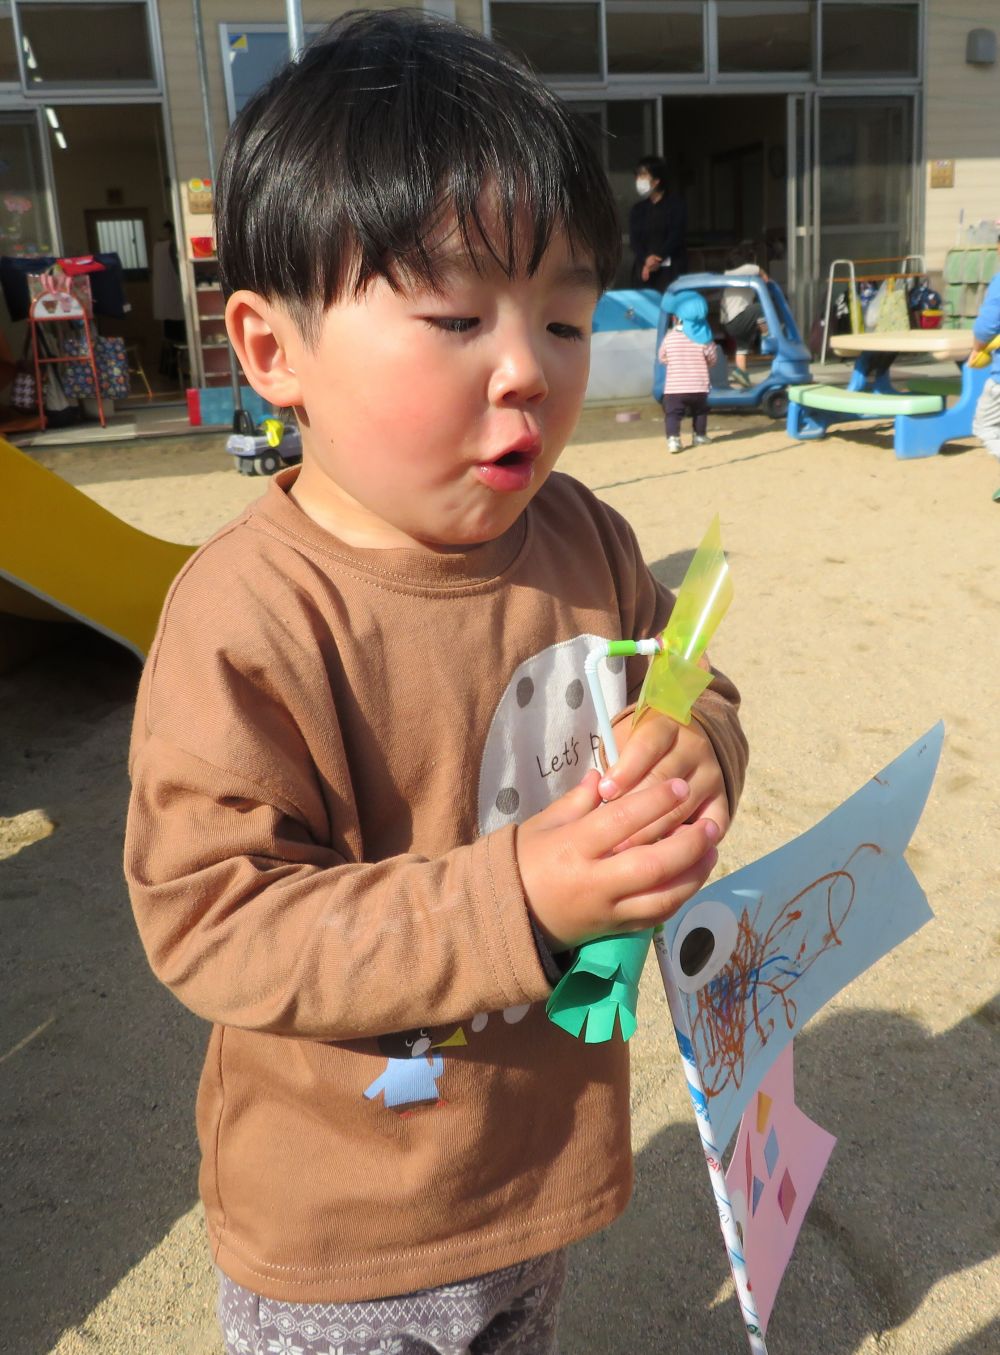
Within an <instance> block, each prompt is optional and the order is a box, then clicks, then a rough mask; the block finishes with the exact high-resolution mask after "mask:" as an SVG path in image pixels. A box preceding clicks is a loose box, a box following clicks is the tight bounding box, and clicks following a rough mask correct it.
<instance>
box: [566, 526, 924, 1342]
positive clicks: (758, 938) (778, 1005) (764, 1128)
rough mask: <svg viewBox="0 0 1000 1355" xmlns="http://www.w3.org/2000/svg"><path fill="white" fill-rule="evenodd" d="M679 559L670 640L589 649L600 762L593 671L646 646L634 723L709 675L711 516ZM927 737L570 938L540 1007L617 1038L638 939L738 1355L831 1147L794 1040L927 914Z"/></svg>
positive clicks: (715, 567)
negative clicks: (801, 1088) (703, 876)
mask: <svg viewBox="0 0 1000 1355" xmlns="http://www.w3.org/2000/svg"><path fill="white" fill-rule="evenodd" d="M699 556H700V557H701V559H700V562H699ZM695 562H699V574H700V577H699V580H698V581H697V582H695V581H693V580H692V583H691V586H690V587H689V578H690V575H691V571H689V575H688V577H686V578H685V581H684V584H683V585H682V587H681V590H680V592H679V594H678V600H677V604H676V606H675V610H674V614H673V615H672V617H671V625H673V626H674V630H673V643H668V638H667V637H668V636H670V635H671V625H668V627H667V630H666V631H665V632H664V636H663V638H662V639H654V640H639V641H606V642H604V643H603V644H602V645H600V646H598V647H596V648H594V649H593V650H592V651H591V652H590V654H589V655H588V658H587V663H586V668H585V671H586V674H587V678H588V685H589V688H590V692H591V696H592V699H593V702H594V706H595V715H596V717H597V722H598V727H599V729H600V730H601V734H602V736H603V738H604V740H605V744H606V749H607V754H608V758H609V760H611V761H613V760H614V759H615V758H616V757H617V752H616V749H615V740H614V733H613V731H612V728H611V723H610V718H609V715H608V711H607V708H606V705H605V700H604V694H603V690H602V688H601V684H600V682H599V681H597V680H596V670H597V665H598V664H599V663H600V662H601V661H603V660H604V659H606V658H615V657H618V656H623V655H633V654H636V653H644V654H651V655H652V656H653V658H652V662H651V664H650V668H649V672H648V674H647V678H646V682H645V683H644V684H643V688H642V692H641V693H640V698H639V703H638V706H637V710H636V718H641V713H642V708H643V704H644V702H648V703H649V704H650V705H652V706H653V707H654V708H657V709H663V708H664V705H662V704H661V702H664V703H665V704H666V705H675V704H680V705H686V706H687V709H688V712H690V705H691V702H693V700H694V699H695V698H696V697H697V695H698V693H699V691H700V690H703V689H704V686H705V685H706V684H705V682H704V681H703V679H706V678H708V676H709V675H708V674H707V673H706V672H705V670H704V669H701V668H700V667H698V666H697V661H696V660H697V656H698V655H700V653H701V652H702V649H703V648H704V646H703V645H702V646H701V649H698V648H697V644H696V642H691V643H685V641H684V638H683V637H684V636H702V637H704V636H706V635H708V634H711V631H712V630H713V629H714V627H715V625H717V624H718V621H719V620H720V619H721V616H722V614H723V613H724V612H725V610H726V607H727V606H728V604H729V595H730V590H731V584H730V581H729V577H728V569H727V568H726V565H725V556H724V555H723V554H722V549H721V544H720V543H719V540H718V526H717V523H714V524H713V527H712V529H711V530H710V533H709V536H708V537H707V538H706V540H705V541H704V542H703V543H702V545H701V546H700V547H699V550H698V552H697V553H696V556H695ZM695 562H692V568H693V566H694V563H695ZM685 589H687V592H686V593H685ZM678 611H679V612H680V613H681V616H680V619H679V620H678V621H677V622H676V623H675V621H674V618H675V617H676V616H677V613H678ZM675 718H676V716H675ZM943 737H944V731H943V726H942V725H941V724H938V725H936V726H935V727H934V728H933V729H931V730H930V731H928V733H927V734H926V735H924V737H923V738H922V739H918V740H917V742H916V743H914V744H913V745H912V747H910V748H909V749H907V751H906V752H905V753H903V754H902V755H901V756H900V757H898V758H897V759H896V760H895V761H894V762H892V763H891V764H890V765H889V766H888V767H886V768H885V769H884V770H883V771H882V772H880V773H879V774H878V775H877V776H875V777H873V778H872V780H871V781H870V782H869V783H868V784H867V785H866V786H864V787H863V788H862V789H861V790H859V791H858V792H857V793H856V794H854V795H852V796H851V797H850V799H848V800H846V801H845V802H844V803H843V804H842V805H840V806H839V807H838V808H837V809H835V810H834V811H833V812H832V813H831V814H829V815H828V816H827V817H826V818H825V819H823V820H822V822H821V823H819V824H817V825H816V826H815V827H813V828H811V829H810V830H809V831H808V832H806V833H804V834H802V836H801V837H798V838H796V839H795V840H794V841H793V842H790V843H788V844H786V845H785V846H784V847H781V848H779V849H778V850H777V851H774V852H771V853H770V854H769V855H767V856H765V857H762V858H761V859H760V860H759V861H755V862H752V863H751V864H750V865H748V866H746V867H744V868H743V869H742V870H739V871H737V872H736V873H735V874H733V875H730V876H728V877H726V878H725V879H721V880H717V881H714V882H712V883H711V884H709V885H706V886H705V887H704V888H703V889H701V890H700V891H699V892H698V893H697V894H695V895H694V897H693V898H691V899H689V900H688V902H687V903H686V904H685V905H684V906H683V907H682V908H680V909H679V910H678V911H677V912H676V913H674V914H673V916H672V917H670V918H669V919H668V920H667V921H666V922H665V923H664V924H663V925H662V926H660V927H658V928H655V929H654V930H653V932H641V933H638V934H635V935H631V936H627V935H618V936H611V937H605V938H600V939H598V940H597V941H593V942H589V943H588V944H587V945H585V946H583V947H581V949H580V952H579V954H578V956H577V959H576V961H575V962H574V964H573V966H572V968H571V969H570V970H569V972H568V973H567V975H566V976H565V977H564V979H563V980H562V981H561V983H560V984H559V986H558V987H557V988H556V990H555V992H554V993H553V995H552V998H550V1001H549V1008H548V1010H549V1016H550V1018H551V1019H552V1020H553V1021H554V1022H555V1023H556V1024H557V1025H560V1026H562V1027H563V1029H565V1030H567V1031H569V1032H570V1033H571V1034H574V1035H577V1036H581V1035H582V1036H583V1038H584V1039H585V1040H587V1041H588V1042H591V1043H593V1042H599V1041H603V1040H609V1039H612V1038H614V1036H615V1031H616V1029H617V1030H618V1031H619V1032H620V1034H621V1037H622V1038H623V1039H628V1038H629V1036H630V1035H631V1034H632V1033H633V1032H634V1030H635V1028H636V1017H635V1014H636V1005H637V1001H638V988H639V977H640V975H641V972H642V967H643V962H644V960H645V958H646V954H647V951H648V947H649V940H650V937H651V936H653V937H654V949H655V951H656V958H657V963H658V965H659V969H660V976H661V979H662V982H663V986H664V989H665V991H666V995H667V1002H668V1005H669V1008H670V1015H671V1020H672V1022H673V1025H674V1033H675V1035H676V1038H677V1044H678V1047H679V1050H680V1055H681V1064H682V1068H683V1072H684V1077H685V1080H686V1082H687V1086H688V1092H689V1094H690V1098H691V1104H692V1107H693V1110H694V1116H695V1123H696V1124H697V1127H698V1132H699V1135H700V1137H701V1144H702V1151H703V1153H704V1157H705V1162H706V1165H707V1167H708V1172H709V1179H710V1181H711V1185H712V1191H713V1193H714V1195H715V1202H716V1208H717V1211H718V1216H719V1225H720V1227H721V1230H722V1234H723V1238H724V1240H725V1244H726V1251H727V1254H728V1258H729V1264H730V1269H731V1271H732V1275H733V1280H734V1283H735V1287H736V1295H737V1299H738V1301H739V1304H740V1309H741V1313H742V1317H743V1322H744V1326H745V1328H746V1333H747V1339H748V1341H749V1345H750V1350H751V1352H752V1355H767V1347H766V1345H765V1341H764V1334H765V1331H766V1328H767V1323H768V1319H769V1317H770V1313H771V1308H772V1305H773V1303H774V1299H775V1296H776V1294H777V1290H778V1285H779V1283H780V1281H781V1277H782V1275H783V1273H784V1270H785V1267H786V1265H787V1263H788V1260H789V1258H790V1256H791V1253H792V1249H793V1247H794V1244H795V1239H796V1237H797V1235H798V1232H799V1229H800V1227H801V1225H802V1222H803V1219H804V1217H805V1213H806V1210H807V1209H808V1207H809V1204H810V1202H811V1200H812V1197H813V1195H814V1194H815V1191H816V1188H817V1186H818V1184H819V1181H820V1178H821V1176H822V1174H823V1171H824V1168H825V1166H826V1163H827V1159H828V1158H829V1156H830V1153H831V1152H832V1150H833V1147H834V1144H835V1142H836V1140H835V1138H834V1137H833V1135H832V1134H829V1133H827V1132H826V1131H825V1130H824V1129H821V1128H820V1127H819V1126H818V1125H816V1124H814V1123H813V1122H812V1121H811V1120H810V1119H809V1118H808V1117H807V1116H806V1115H804V1114H803V1112H802V1111H801V1110H800V1109H799V1108H798V1107H797V1106H796V1104H795V1099H794V1073H793V1063H792V1058H793V1055H792V1041H793V1039H794V1037H795V1036H796V1035H797V1034H798V1032H799V1031H800V1030H801V1029H802V1027H803V1026H804V1025H805V1023H806V1022H807V1021H808V1020H809V1019H810V1018H811V1017H812V1016H814V1015H815V1014H816V1013H817V1012H818V1011H819V1010H820V1009H821V1008H822V1007H823V1006H825V1004H826V1003H827V1002H829V1001H830V1000H831V999H832V998H833V997H835V996H836V994H837V993H839V992H840V991H841V989H842V988H844V987H845V986H846V985H847V984H848V983H850V982H851V981H852V980H853V979H855V978H857V976H858V975H859V974H861V973H863V972H864V970H865V969H867V968H868V967H869V966H870V965H872V964H874V963H875V961H876V960H878V959H880V958H881V957H882V956H883V955H886V954H888V952H889V951H890V950H892V949H893V948H894V947H895V946H897V945H899V944H900V943H901V942H902V941H903V940H905V939H906V938H907V937H908V936H910V935H912V934H913V933H914V932H915V931H917V929H918V928H920V927H922V926H923V925H924V923H925V922H927V921H928V920H929V919H930V917H931V916H932V914H931V911H930V908H929V907H928V904H927V900H926V898H925V896H924V893H923V891H922V889H921V888H920V885H919V883H918V882H917V880H916V878H915V877H914V875H913V873H912V871H911V870H910V868H909V866H908V865H907V863H906V861H905V859H904V855H903V853H904V851H905V850H906V847H907V845H908V843H909V841H910V838H911V836H912V834H913V830H914V828H915V827H916V824H917V822H918V820H919V818H920V814H921V812H922V810H923V806H924V804H925V802H926V799H927V796H928V794H929V792H930V787H931V783H932V781H933V778H934V773H935V770H936V767H937V762H938V758H939V756H940V752H941V744H942V741H943ZM737 1131H738V1132H737ZM734 1134H736V1144H735V1147H734V1149H733V1152H732V1155H731V1158H730V1162H729V1166H728V1169H727V1170H723V1164H722V1158H723V1153H724V1152H725V1150H726V1147H727V1145H728V1144H729V1142H730V1141H731V1139H732V1138H733V1135H734Z"/></svg>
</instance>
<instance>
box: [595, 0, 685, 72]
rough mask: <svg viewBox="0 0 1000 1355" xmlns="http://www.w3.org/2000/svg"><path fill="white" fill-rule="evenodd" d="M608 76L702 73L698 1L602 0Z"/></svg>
mask: <svg viewBox="0 0 1000 1355" xmlns="http://www.w3.org/2000/svg"><path fill="white" fill-rule="evenodd" d="M605 15H606V23H607V42H608V72H609V74H611V75H646V74H650V73H655V74H661V73H662V74H670V75H687V74H699V75H700V74H701V73H702V72H703V71H704V69H705V52H704V24H705V19H704V6H703V5H702V4H701V0H695V3H690V4H675V3H672V2H671V0H606V4H605Z"/></svg>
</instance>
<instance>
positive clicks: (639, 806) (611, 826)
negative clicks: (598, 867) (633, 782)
mask: <svg viewBox="0 0 1000 1355" xmlns="http://www.w3.org/2000/svg"><path fill="white" fill-rule="evenodd" d="M690 793H691V791H690V787H689V786H688V783H687V782H686V781H681V780H679V779H677V778H674V779H673V780H672V781H665V782H661V783H660V784H659V785H655V786H649V787H648V788H647V789H645V790H637V791H635V792H634V794H632V795H623V796H622V798H621V799H620V800H614V801H613V802H612V803H611V804H602V805H601V806H600V807H599V808H598V809H597V810H596V811H595V812H594V813H593V814H591V815H589V816H588V817H587V819H586V821H585V823H583V824H581V825H580V830H581V831H582V832H583V833H584V834H585V837H584V839H583V841H581V843H580V845H581V847H582V848H583V850H584V852H585V853H586V855H588V856H594V857H602V856H608V855H610V853H611V852H613V851H614V849H615V848H616V847H617V846H618V844H619V842H624V841H625V840H626V839H627V838H630V837H632V836H633V834H635V833H638V832H641V831H642V829H643V828H648V827H649V825H650V824H651V823H655V822H656V821H657V819H661V818H663V816H664V814H669V813H670V811H671V810H672V809H675V808H676V807H677V806H678V805H679V804H683V803H684V801H685V800H686V799H687V798H688V796H689V795H690Z"/></svg>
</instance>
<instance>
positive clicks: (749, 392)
mask: <svg viewBox="0 0 1000 1355" xmlns="http://www.w3.org/2000/svg"><path fill="white" fill-rule="evenodd" d="M728 287H749V288H750V289H751V290H752V291H753V292H754V294H755V296H756V298H757V300H758V301H759V302H760V308H761V311H762V312H763V316H764V320H765V322H766V324H767V333H766V334H765V335H763V336H762V338H761V342H760V351H761V353H763V354H767V355H769V356H770V357H771V358H772V362H771V369H770V371H769V372H768V373H767V375H766V376H765V377H764V378H763V380H762V381H755V382H753V383H752V384H751V385H750V386H747V387H740V388H735V387H732V386H730V385H729V366H728V363H727V361H726V355H725V353H724V351H723V350H722V348H721V345H720V350H719V360H718V362H716V364H715V366H714V367H713V368H712V369H711V372H712V389H711V390H710V391H709V394H708V407H709V409H737V410H739V409H743V410H750V409H760V410H762V411H763V413H765V414H769V415H770V416H771V418H772V419H783V418H784V417H785V415H786V414H787V412H788V389H787V388H788V387H789V386H800V385H807V384H809V383H810V382H811V381H812V373H811V371H810V370H809V361H810V354H809V350H808V348H806V346H805V344H804V343H803V342H802V338H801V336H800V334H799V331H798V327H797V326H796V324H795V320H794V318H793V316H792V312H791V311H790V310H789V308H788V302H787V301H786V300H785V295H784V293H783V292H782V290H781V288H780V287H779V286H778V285H777V283H775V282H765V281H764V279H763V278H760V277H754V276H752V275H747V274H738V273H737V274H728V275H727V274H722V273H688V274H686V275H685V276H684V277H680V278H675V280H674V281H673V282H672V283H671V284H670V286H669V287H668V288H667V290H666V291H665V292H664V294H663V299H662V301H661V308H660V314H659V319H658V321H657V327H656V351H657V352H659V348H660V344H661V342H662V341H663V335H664V333H665V332H666V328H667V325H668V324H669V323H670V316H669V314H667V312H665V311H664V310H663V308H662V307H663V303H664V302H666V300H667V298H668V297H670V296H671V295H674V294H676V293H677V292H686V291H694V292H701V293H702V294H703V295H704V297H705V300H706V301H707V302H708V315H709V322H710V323H711V325H712V332H713V334H714V335H715V336H716V338H717V339H723V338H724V335H723V331H722V326H721V324H720V322H719V318H718V315H719V302H720V301H721V299H722V293H723V291H724V290H725V289H726V288H728ZM663 377H664V368H663V363H662V362H660V361H659V360H658V359H656V358H654V365H653V399H654V400H656V401H657V402H660V401H661V400H662V399H663Z"/></svg>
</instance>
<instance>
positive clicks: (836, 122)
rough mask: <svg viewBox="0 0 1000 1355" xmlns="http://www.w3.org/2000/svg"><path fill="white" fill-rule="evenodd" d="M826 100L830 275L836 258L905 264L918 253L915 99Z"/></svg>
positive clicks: (824, 249) (823, 137) (825, 245)
mask: <svg viewBox="0 0 1000 1355" xmlns="http://www.w3.org/2000/svg"><path fill="white" fill-rule="evenodd" d="M819 102H820V116H819V176H820V183H819V192H820V201H821V203H822V230H821V235H820V264H821V267H822V268H823V270H824V273H825V271H826V269H827V268H828V267H829V265H830V261H831V260H833V259H840V258H845V259H888V258H892V257H894V256H897V257H899V258H902V256H903V255H905V254H907V253H908V252H909V250H910V249H912V247H913V246H912V243H911V231H912V218H913V154H914V146H913V97H912V96H911V95H906V94H903V95H896V96H890V97H885V96H880V97H875V98H868V97H864V98H855V97H849V98H841V97H838V96H836V95H822V96H820V101H819ZM859 271H862V270H859Z"/></svg>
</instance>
